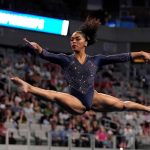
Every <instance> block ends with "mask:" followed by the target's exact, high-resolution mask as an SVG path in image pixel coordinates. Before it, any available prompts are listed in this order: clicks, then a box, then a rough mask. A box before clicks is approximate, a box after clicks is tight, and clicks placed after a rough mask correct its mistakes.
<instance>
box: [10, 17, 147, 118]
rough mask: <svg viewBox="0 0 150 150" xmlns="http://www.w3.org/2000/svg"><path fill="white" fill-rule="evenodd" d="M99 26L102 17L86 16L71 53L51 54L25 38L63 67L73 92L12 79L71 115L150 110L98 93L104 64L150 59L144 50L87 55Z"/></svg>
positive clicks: (74, 37) (23, 89)
mask: <svg viewBox="0 0 150 150" xmlns="http://www.w3.org/2000/svg"><path fill="white" fill-rule="evenodd" d="M99 26H100V20H99V19H97V18H93V17H87V18H86V20H85V21H84V22H83V24H82V25H81V26H80V29H79V30H77V31H75V32H74V33H73V34H72V35H71V38H70V46H71V49H72V51H73V53H72V54H71V55H66V54H63V53H59V54H55V53H51V52H49V51H47V50H45V49H43V48H42V47H41V46H40V45H38V44H37V43H35V42H30V41H28V40H27V39H24V41H25V42H26V43H27V45H28V46H29V47H31V48H32V49H33V50H34V51H35V52H36V53H37V55H38V56H39V57H41V58H43V59H45V60H48V61H50V62H52V63H55V64H58V65H60V66H61V68H62V69H63V70H64V75H65V79H66V81H67V83H68V87H69V93H63V92H58V91H54V90H46V89H42V88H39V87H36V86H33V85H31V84H29V83H27V82H25V81H23V80H22V79H20V78H19V77H16V76H14V77H11V80H12V81H13V82H14V83H15V84H17V85H19V87H20V88H21V90H22V91H23V92H26V93H28V92H29V93H32V94H34V95H37V96H41V97H43V98H45V99H47V100H48V101H51V102H56V103H58V104H59V105H61V106H62V107H63V108H64V109H65V110H67V111H68V112H69V113H71V114H76V115H80V114H83V113H85V112H86V111H89V110H93V111H96V112H112V111H125V110H127V111H147V112H150V106H145V105H142V104H139V103H135V102H132V101H122V100H121V99H118V98H116V97H113V96H110V95H107V94H103V93H98V92H97V91H96V90H95V89H94V78H95V76H96V72H97V71H98V70H100V68H101V67H102V66H103V65H107V64H114V63H123V62H128V61H134V60H135V59H136V58H140V59H142V60H143V61H145V62H146V63H149V62H150V53H147V52H144V51H139V52H129V53H121V54H115V55H108V56H105V55H101V54H98V55H95V56H90V55H87V53H86V47H87V46H89V45H92V44H94V43H95V39H96V33H97V30H98V28H99Z"/></svg>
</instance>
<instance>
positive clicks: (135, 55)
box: [131, 51, 150, 63]
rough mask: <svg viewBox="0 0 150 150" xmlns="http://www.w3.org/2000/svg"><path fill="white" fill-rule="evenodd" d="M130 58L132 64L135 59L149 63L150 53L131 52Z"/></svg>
mask: <svg viewBox="0 0 150 150" xmlns="http://www.w3.org/2000/svg"><path fill="white" fill-rule="evenodd" d="M131 57H132V60H133V62H134V61H135V60H136V59H140V60H143V62H145V63H150V53H147V52H145V51H139V52H131Z"/></svg>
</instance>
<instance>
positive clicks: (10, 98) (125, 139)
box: [0, 50, 150, 148]
mask: <svg viewBox="0 0 150 150" xmlns="http://www.w3.org/2000/svg"><path fill="white" fill-rule="evenodd" d="M123 68H125V67H123V64H121V65H120V64H116V65H108V66H104V67H103V69H102V70H101V71H100V72H98V73H97V76H96V79H95V89H96V90H97V91H99V92H104V93H106V94H111V95H113V96H116V97H119V98H121V99H123V100H129V99H130V100H132V101H136V102H138V103H142V104H145V105H150V101H149V99H150V94H149V90H148V89H149V85H148V82H147V81H146V76H144V77H143V76H142V75H140V73H139V74H138V73H137V74H136V75H133V69H131V71H130V70H125V69H123ZM125 71H126V72H125ZM128 73H129V76H130V78H129V77H127V74H128ZM13 75H16V76H19V77H20V78H22V79H23V80H25V81H27V82H28V83H30V84H32V85H35V86H38V87H41V88H44V89H51V90H57V91H62V92H68V88H67V83H66V82H65V80H64V76H63V71H62V69H61V68H60V66H58V65H56V64H52V63H49V62H47V61H44V60H42V59H40V58H38V57H36V56H35V55H31V54H30V53H26V52H23V51H22V52H21V53H15V51H13V50H6V51H5V52H4V51H2V52H1V51H0V112H1V115H0V142H1V143H3V142H4V141H3V140H4V138H3V137H5V134H6V130H7V129H8V128H10V124H11V128H14V129H17V130H19V128H20V124H28V125H32V124H40V125H44V126H47V127H48V129H49V130H50V133H51V136H52V144H53V145H62V146H66V145H67V144H68V138H69V137H68V133H71V134H72V142H73V144H74V145H75V146H83V147H86V146H90V140H91V139H90V135H94V139H95V146H96V147H106V148H112V147H113V137H114V136H116V137H117V140H116V145H117V147H124V148H131V147H132V146H133V144H134V143H140V142H142V141H141V138H143V139H144V137H147V136H150V114H149V113H147V112H138V111H136V112H128V111H125V112H111V113H105V112H103V113H95V112H93V111H88V112H86V113H85V114H83V115H80V116H73V115H71V114H69V113H68V112H67V111H65V109H63V108H62V107H61V106H58V105H57V104H56V103H51V102H48V101H46V100H45V99H43V98H41V97H37V96H36V95H32V94H30V93H23V92H21V91H20V90H19V89H18V88H17V87H16V85H14V84H13V83H12V82H11V81H10V76H13ZM58 127H59V129H58ZM11 137H13V134H11V135H10V139H11V140H10V141H11V142H12V143H14V144H15V143H16V141H15V137H14V138H11ZM135 137H136V139H135ZM135 141H136V142H135Z"/></svg>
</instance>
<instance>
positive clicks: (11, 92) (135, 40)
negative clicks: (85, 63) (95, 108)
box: [0, 0, 150, 150]
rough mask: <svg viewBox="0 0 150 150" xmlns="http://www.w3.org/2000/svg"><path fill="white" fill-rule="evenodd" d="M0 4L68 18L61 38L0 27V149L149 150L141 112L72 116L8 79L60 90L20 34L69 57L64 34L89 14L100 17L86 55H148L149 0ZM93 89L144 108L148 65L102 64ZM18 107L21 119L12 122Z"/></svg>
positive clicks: (55, 73) (149, 86) (57, 73)
mask: <svg viewBox="0 0 150 150" xmlns="http://www.w3.org/2000/svg"><path fill="white" fill-rule="evenodd" d="M0 9H2V10H9V11H15V12H20V13H26V14H33V15H38V16H45V17H50V18H57V19H63V20H64V19H65V20H69V30H68V34H67V36H61V35H56V34H48V33H41V32H34V31H29V30H21V29H15V28H8V27H4V26H0V98H1V100H0V112H1V115H0V116H1V117H0V119H1V123H0V143H1V146H0V150H4V149H11V150H17V149H32V150H36V149H43V150H44V149H45V150H46V149H52V150H53V149H54V150H55V149H56V150H57V149H70V150H71V149H104V148H105V149H107V148H108V149H114V150H115V149H120V148H123V149H150V114H149V113H145V112H119V113H117V112H113V113H107V114H104V113H93V112H88V113H87V114H85V115H83V116H80V117H75V116H71V115H69V114H68V113H67V112H65V111H64V110H62V109H61V108H60V107H58V106H57V105H56V104H48V103H47V102H45V101H44V100H43V99H41V98H37V97H34V96H31V95H30V94H29V95H24V94H23V93H19V91H17V88H16V87H15V86H14V85H13V84H12V83H11V81H10V79H9V76H10V75H11V74H15V75H18V76H20V77H21V78H23V79H26V80H27V81H29V82H30V83H32V84H35V85H37V86H40V87H43V88H47V89H48V88H49V87H50V86H51V87H52V88H54V89H56V90H58V91H67V88H66V86H65V85H66V83H65V81H64V80H63V73H62V71H61V69H60V68H59V66H57V65H54V64H49V63H47V62H46V61H43V60H41V59H39V58H37V57H36V56H35V55H30V54H29V52H28V50H27V49H25V47H24V43H23V40H22V39H23V38H24V37H26V38H27V39H29V40H30V41H35V42H37V43H39V44H40V45H41V46H42V47H43V48H47V49H48V50H49V51H51V52H55V53H60V52H63V53H66V54H70V53H71V49H70V46H69V40H70V35H71V34H72V33H73V32H74V31H75V30H76V29H77V28H78V27H79V26H80V24H81V23H82V22H83V21H84V19H85V18H86V16H87V15H89V14H90V15H93V16H96V17H97V18H100V20H101V22H102V25H101V26H100V28H99V31H98V34H97V42H96V44H94V45H92V46H90V47H89V48H88V54H90V55H94V54H99V53H101V54H105V55H109V54H115V53H123V52H131V51H139V50H145V51H148V52H150V36H149V35H150V1H149V0H142V1H141V0H75V1H73V0H57V1H56V0H43V1H41V0H21V1H19V0H0ZM47 83H49V84H47ZM95 88H96V89H97V90H98V91H102V92H104V93H108V94H111V95H115V96H117V97H120V98H121V99H123V100H128V99H131V100H133V101H136V102H139V103H142V104H145V105H150V101H149V100H150V66H149V64H144V63H142V62H140V61H139V60H137V63H124V64H116V65H108V66H105V67H104V68H103V70H102V71H101V72H99V73H98V75H97V78H96V80H95ZM36 99H38V100H39V102H38V103H36V102H35V101H36ZM18 110H19V111H18ZM20 112H23V113H24V115H25V118H26V121H21V122H18V120H17V118H18V117H20V116H19V115H20ZM94 124H96V129H95V130H94ZM70 126H71V127H70ZM91 126H92V127H91ZM65 127H67V129H69V130H67V129H65ZM89 128H92V129H89ZM99 129H101V130H102V129H103V130H104V131H105V132H104V133H105V137H106V139H105V138H104V139H98V137H97V136H98V135H97V134H98V131H99ZM66 130H67V131H66ZM64 131H66V132H64ZM3 132H5V134H3ZM62 132H63V135H66V136H63V138H62ZM60 134H61V136H60ZM12 136H13V137H12ZM53 136H54V137H53ZM61 138H62V139H61ZM64 138H65V139H64ZM10 141H11V142H10Z"/></svg>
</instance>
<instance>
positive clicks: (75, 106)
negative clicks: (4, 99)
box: [11, 77, 86, 114]
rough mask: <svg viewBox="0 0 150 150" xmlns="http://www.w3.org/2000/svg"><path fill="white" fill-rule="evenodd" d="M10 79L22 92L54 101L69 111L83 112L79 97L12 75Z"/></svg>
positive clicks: (83, 107)
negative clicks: (35, 84)
mask: <svg viewBox="0 0 150 150" xmlns="http://www.w3.org/2000/svg"><path fill="white" fill-rule="evenodd" d="M11 80H12V81H13V82H14V83H15V84H17V85H18V86H19V87H20V88H21V90H22V91H23V92H25V93H28V92H29V93H32V94H35V95H37V96H41V97H43V98H46V99H47V100H49V101H56V102H57V103H58V104H60V105H61V106H62V107H63V108H65V109H66V110H67V111H69V113H72V114H83V113H84V112H85V110H86V108H85V106H84V105H83V104H82V103H81V102H80V101H79V99H77V98H76V97H74V96H72V95H70V94H67V93H62V92H57V91H53V90H45V89H42V88H38V87H35V86H32V85H30V84H28V83H27V82H25V81H23V80H21V79H20V78H18V77H12V78H11Z"/></svg>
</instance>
